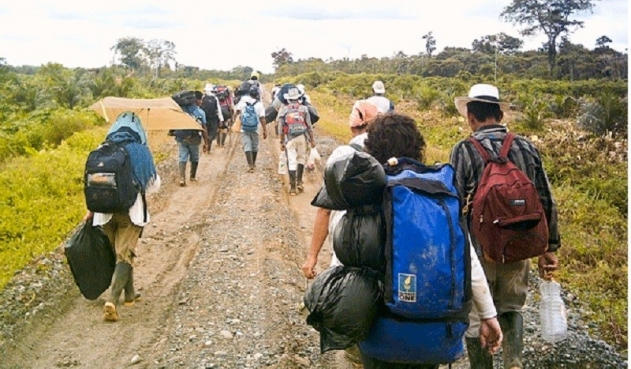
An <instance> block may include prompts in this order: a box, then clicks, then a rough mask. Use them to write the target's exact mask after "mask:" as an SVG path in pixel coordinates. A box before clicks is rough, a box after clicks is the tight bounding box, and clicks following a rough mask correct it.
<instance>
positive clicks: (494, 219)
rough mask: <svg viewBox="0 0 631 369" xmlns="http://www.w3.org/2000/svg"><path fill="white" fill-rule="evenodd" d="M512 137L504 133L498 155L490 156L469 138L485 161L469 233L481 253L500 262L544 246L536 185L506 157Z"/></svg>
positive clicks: (533, 253) (543, 219) (543, 224)
mask: <svg viewBox="0 0 631 369" xmlns="http://www.w3.org/2000/svg"><path fill="white" fill-rule="evenodd" d="M514 138H515V135H514V134H513V133H508V134H507V135H506V139H505V140H504V143H503V144H502V149H501V151H500V154H499V156H497V157H496V158H493V159H492V158H491V157H490V156H489V153H488V152H487V151H486V149H484V147H482V145H481V144H480V143H479V142H478V141H477V140H476V139H474V138H473V137H471V138H469V140H470V141H471V142H472V143H473V146H475V148H476V150H477V151H478V153H480V155H481V156H482V158H483V159H484V162H485V167H484V172H483V173H482V177H481V178H480V182H479V184H478V188H477V190H476V192H475V195H474V196H473V204H472V212H471V226H470V228H471V233H472V234H473V236H474V237H475V239H476V240H477V241H478V242H479V243H480V245H481V246H482V251H483V253H484V256H485V257H486V258H487V259H489V260H493V261H495V262H498V263H502V264H506V263H511V262H515V261H520V260H525V259H529V258H531V257H536V256H540V255H543V254H544V253H545V252H546V251H547V250H548V222H547V220H546V215H545V212H544V210H543V206H542V205H541V199H540V198H539V193H538V192H537V188H536V187H535V185H534V183H532V181H531V180H530V178H528V176H526V174H525V173H524V172H522V171H521V170H520V169H519V168H518V167H517V166H516V165H515V164H513V163H511V162H510V160H508V152H509V150H510V146H511V144H512V142H513V139H514Z"/></svg>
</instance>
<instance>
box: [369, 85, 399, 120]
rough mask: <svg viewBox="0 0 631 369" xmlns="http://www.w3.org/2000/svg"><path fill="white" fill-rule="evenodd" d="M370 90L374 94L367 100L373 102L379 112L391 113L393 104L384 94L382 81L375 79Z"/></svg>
mask: <svg viewBox="0 0 631 369" xmlns="http://www.w3.org/2000/svg"><path fill="white" fill-rule="evenodd" d="M372 92H373V93H374V95H373V96H371V97H369V98H368V99H367V100H368V101H370V102H371V103H373V104H375V105H376V106H377V109H379V112H380V113H391V112H393V111H394V104H393V103H392V101H390V100H388V98H387V97H385V96H384V95H385V94H386V86H385V85H384V84H383V82H382V81H375V82H374V83H373V84H372Z"/></svg>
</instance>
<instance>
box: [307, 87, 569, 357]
mask: <svg viewBox="0 0 631 369" xmlns="http://www.w3.org/2000/svg"><path fill="white" fill-rule="evenodd" d="M383 87H384V86H383V83H382V82H380V81H377V82H375V83H374V84H373V91H374V92H376V93H383V92H384V89H383ZM382 97H383V96H381V95H375V96H374V97H371V98H368V99H365V100H359V101H357V102H355V103H354V104H353V106H352V108H351V114H350V117H349V128H350V131H351V134H352V136H353V137H352V139H351V141H350V142H349V144H348V145H342V146H340V147H338V148H336V149H335V150H334V151H333V152H332V153H331V155H330V156H329V158H328V160H327V163H326V166H329V165H333V164H334V163H335V162H336V161H338V160H339V159H340V158H341V157H343V156H344V155H352V153H353V152H355V151H356V150H361V151H365V152H367V153H368V154H370V155H371V156H373V157H374V158H376V159H377V161H379V162H380V163H386V162H387V161H388V160H389V158H393V157H394V158H400V157H409V158H412V159H415V160H418V161H420V162H422V161H423V159H424V156H423V153H424V148H425V146H426V143H425V140H424V138H423V135H422V133H421V132H420V131H419V129H418V125H417V124H416V122H415V121H414V120H413V119H412V118H410V117H408V116H406V115H403V114H399V113H395V112H394V111H393V110H394V106H393V105H392V104H389V103H387V102H386V101H385V100H383V99H382ZM384 98H385V97H384ZM454 104H455V105H456V107H457V109H458V111H459V112H460V114H461V115H462V116H463V117H464V118H465V122H466V123H467V125H468V127H469V129H470V130H471V132H472V134H471V137H470V138H467V139H464V140H462V141H460V142H458V143H457V144H456V145H454V147H453V148H452V150H451V153H450V161H449V165H451V166H452V167H453V169H454V172H455V176H454V178H455V179H454V180H455V186H456V188H457V192H458V195H459V197H460V199H461V204H462V210H463V214H462V216H463V218H464V219H465V223H464V224H466V225H467V228H470V227H472V226H474V224H475V222H476V221H477V219H472V214H471V212H467V209H470V205H471V201H472V199H473V197H474V195H475V193H476V190H477V189H478V186H479V184H480V179H481V177H482V173H483V169H484V168H485V166H486V164H487V162H485V160H484V159H483V157H482V156H480V154H478V153H477V151H476V148H475V147H474V143H473V142H472V141H471V138H473V139H474V140H476V141H477V142H478V143H479V144H481V145H482V147H483V148H484V150H486V151H487V152H488V153H490V155H493V156H495V157H497V156H499V154H500V149H501V148H502V143H503V142H504V141H505V140H506V137H507V136H508V135H509V132H508V128H507V127H506V126H505V125H502V124H501V122H502V119H503V118H504V112H505V111H506V109H508V108H509V106H510V104H508V103H506V102H502V101H500V99H499V91H498V89H497V88H496V87H495V86H492V85H488V84H476V85H474V86H472V87H471V89H470V91H469V94H468V96H462V97H458V98H456V99H455V101H454ZM511 139H512V140H513V141H512V144H511V145H510V147H509V150H508V154H507V157H508V160H510V161H511V162H512V163H515V165H517V167H518V168H519V169H520V170H521V171H523V172H524V173H525V174H526V175H527V176H528V178H529V179H530V180H531V181H532V182H533V183H534V185H535V187H536V189H537V192H538V195H539V198H540V199H541V205H542V206H543V209H544V212H545V221H546V223H545V224H546V225H547V227H548V232H549V239H548V240H546V242H547V244H548V245H547V250H546V251H545V252H544V253H542V254H541V255H540V256H538V267H539V274H540V276H541V277H545V276H546V274H547V273H549V272H553V271H554V270H556V269H557V268H558V266H559V262H558V259H557V257H556V254H555V252H556V251H557V250H558V248H559V247H560V235H559V230H558V221H557V208H556V202H555V200H554V197H553V196H552V191H551V186H550V183H549V181H548V179H547V175H546V172H545V170H544V168H543V162H542V159H541V156H540V154H539V151H538V150H537V148H536V147H535V146H534V144H533V143H532V142H531V141H530V140H528V139H527V138H525V137H522V136H519V135H515V136H514V138H511ZM323 187H324V185H323ZM345 212H346V211H345V210H331V209H327V208H324V207H318V208H317V210H316V215H315V221H314V226H313V236H312V238H311V244H310V246H309V249H308V253H307V258H306V260H305V262H304V264H303V265H302V272H303V274H304V276H305V277H306V278H308V279H313V278H315V277H316V276H317V273H316V265H317V261H318V255H319V253H320V251H321V249H322V246H323V244H324V242H325V240H326V239H327V237H329V236H330V235H332V234H333V232H334V230H335V229H336V228H337V227H338V226H339V225H340V222H341V219H342V218H343V216H344V214H345ZM355 232H359V231H358V230H355ZM468 234H469V236H470V238H469V240H470V245H471V248H472V252H471V287H472V293H473V307H472V309H471V312H470V315H469V328H468V329H467V331H466V333H465V342H466V347H467V353H468V357H469V362H470V365H471V368H474V369H490V368H493V354H494V353H496V352H497V351H498V350H499V349H500V347H501V348H502V356H503V362H504V368H507V369H508V368H510V369H518V368H523V367H524V366H523V365H524V364H523V362H522V348H523V336H524V327H523V317H522V309H523V307H524V305H525V301H526V296H527V293H528V275H529V272H530V260H529V259H525V260H521V261H516V262H510V263H501V262H497V261H493V260H491V259H490V258H489V256H488V255H485V254H484V252H483V247H482V245H481V244H480V241H479V240H477V239H476V238H475V237H474V236H472V235H471V234H470V233H468ZM329 239H330V241H331V264H330V267H335V266H338V265H341V263H340V261H339V260H338V259H337V257H336V255H335V251H334V248H333V242H334V241H333V239H332V237H329ZM398 339H399V340H404V338H403V337H399V338H398ZM401 342H403V341H401ZM360 347H361V346H358V345H355V346H351V347H349V348H347V350H346V351H347V357H348V358H349V359H351V360H353V361H356V362H358V363H360V362H361V363H362V364H363V367H364V368H366V369H371V368H394V369H397V368H421V369H425V368H428V369H429V368H438V366H439V363H427V361H426V360H424V358H423V357H419V358H418V361H417V363H414V362H406V363H399V362H387V361H383V360H380V359H379V358H374V357H371V356H369V355H367V354H366V353H364V352H363V351H361V350H360V349H359V348H360Z"/></svg>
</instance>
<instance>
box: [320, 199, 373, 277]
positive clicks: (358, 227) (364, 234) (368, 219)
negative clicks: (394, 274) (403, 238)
mask: <svg viewBox="0 0 631 369" xmlns="http://www.w3.org/2000/svg"><path fill="white" fill-rule="evenodd" d="M332 237H333V238H332V239H333V249H334V250H335V256H336V257H337V258H338V259H339V260H340V262H341V263H342V264H344V265H346V266H354V267H368V268H372V269H375V270H377V271H379V272H380V273H384V272H385V266H386V259H385V256H384V246H385V244H386V227H385V222H384V218H383V212H382V211H381V206H380V204H374V205H365V206H361V207H357V208H352V209H348V210H347V211H346V214H344V216H342V218H341V220H340V222H339V223H338V224H337V225H336V226H335V229H333V234H332Z"/></svg>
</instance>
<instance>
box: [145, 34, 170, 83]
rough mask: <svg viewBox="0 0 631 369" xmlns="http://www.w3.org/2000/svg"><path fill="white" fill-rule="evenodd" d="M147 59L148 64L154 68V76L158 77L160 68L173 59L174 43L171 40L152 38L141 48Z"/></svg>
mask: <svg viewBox="0 0 631 369" xmlns="http://www.w3.org/2000/svg"><path fill="white" fill-rule="evenodd" d="M143 51H144V53H145V54H146V55H147V59H149V66H150V67H151V68H153V69H155V72H156V78H157V77H160V68H162V67H164V66H166V65H168V64H169V62H171V61H175V53H176V52H175V44H174V43H173V42H171V41H165V40H158V39H153V40H151V41H149V42H148V43H147V44H146V45H145V47H144V48H143Z"/></svg>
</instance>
